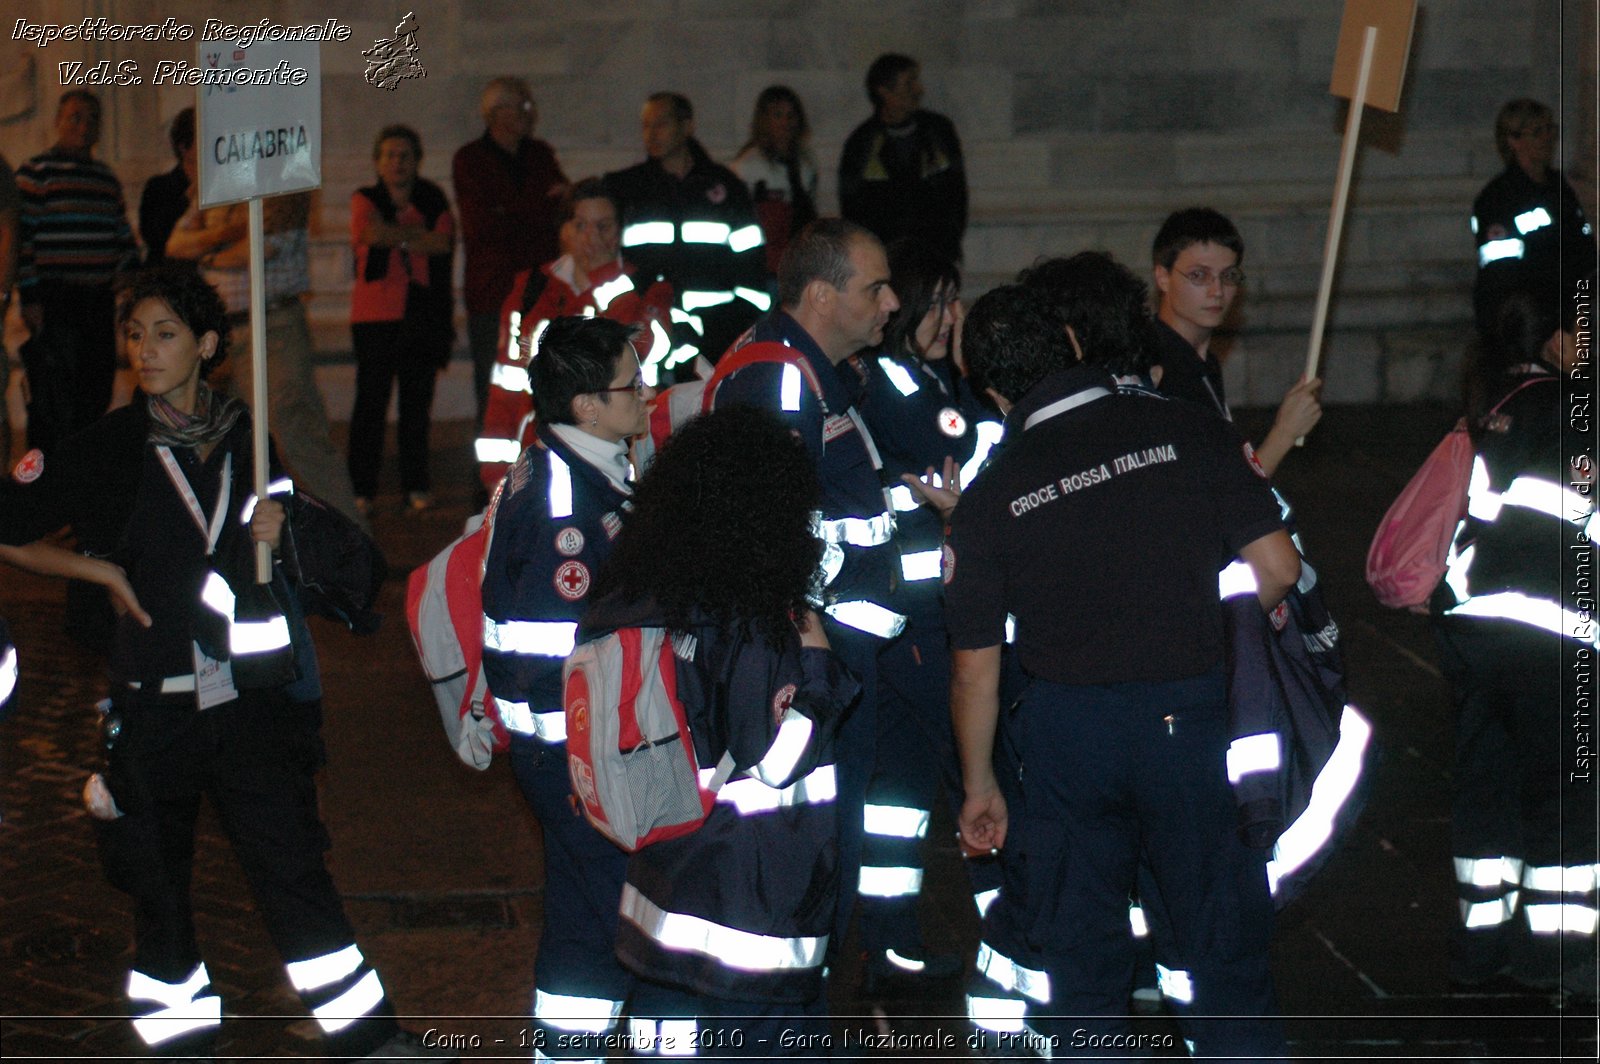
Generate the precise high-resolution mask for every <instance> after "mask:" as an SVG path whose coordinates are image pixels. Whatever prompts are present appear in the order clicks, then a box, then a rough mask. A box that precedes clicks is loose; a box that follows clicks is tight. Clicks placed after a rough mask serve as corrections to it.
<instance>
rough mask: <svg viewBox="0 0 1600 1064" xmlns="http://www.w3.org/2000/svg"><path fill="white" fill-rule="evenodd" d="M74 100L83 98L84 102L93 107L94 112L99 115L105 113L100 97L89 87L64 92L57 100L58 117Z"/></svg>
mask: <svg viewBox="0 0 1600 1064" xmlns="http://www.w3.org/2000/svg"><path fill="white" fill-rule="evenodd" d="M73 100H82V101H83V102H84V103H86V104H88V105H89V106H91V107H93V108H94V113H95V114H97V115H101V114H104V113H105V108H104V107H102V106H101V104H100V97H98V96H96V95H95V94H94V93H92V92H90V91H89V90H88V89H68V90H67V91H66V92H64V93H62V94H61V98H60V99H59V100H57V101H56V117H57V118H60V117H61V112H62V111H64V110H66V108H67V104H69V103H71V102H72V101H73Z"/></svg>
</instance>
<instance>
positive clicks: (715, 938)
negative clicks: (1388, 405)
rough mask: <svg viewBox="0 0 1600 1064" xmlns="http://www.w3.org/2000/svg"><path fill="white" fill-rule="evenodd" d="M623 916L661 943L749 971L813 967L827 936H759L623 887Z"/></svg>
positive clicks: (631, 885)
mask: <svg viewBox="0 0 1600 1064" xmlns="http://www.w3.org/2000/svg"><path fill="white" fill-rule="evenodd" d="M618 911H619V912H620V913H621V914H622V917H623V918H624V919H626V920H628V921H629V922H630V923H632V924H633V925H634V926H636V927H638V929H639V930H640V931H641V932H643V933H644V935H645V936H646V937H647V938H650V939H652V940H654V941H655V942H657V943H659V944H660V945H661V946H662V947H664V948H666V949H669V950H676V951H679V952H689V953H699V954H703V955H705V956H707V957H714V958H716V960H717V962H718V963H719V964H723V965H725V966H727V967H729V968H734V969H737V970H739V971H746V972H781V971H796V970H801V969H806V968H815V967H817V966H818V965H820V964H821V963H822V955H823V951H824V950H825V949H826V948H827V945H828V936H827V935H818V936H816V937H814V938H813V937H807V936H796V937H793V938H785V937H782V936H778V935H759V934H756V933H755V932H753V931H741V930H739V929H738V928H735V927H728V926H726V925H724V924H718V923H713V922H712V921H710V920H706V919H704V918H702V917H699V916H690V915H688V914H687V913H671V912H667V911H665V910H664V909H662V908H660V907H659V906H657V905H656V904H655V903H654V902H652V901H651V900H650V899H649V898H646V897H645V896H644V895H643V894H641V893H639V891H638V889H637V888H635V887H634V886H633V884H631V883H627V884H624V885H623V887H622V900H621V903H620V905H619V906H618Z"/></svg>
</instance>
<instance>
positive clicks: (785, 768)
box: [751, 707, 814, 786]
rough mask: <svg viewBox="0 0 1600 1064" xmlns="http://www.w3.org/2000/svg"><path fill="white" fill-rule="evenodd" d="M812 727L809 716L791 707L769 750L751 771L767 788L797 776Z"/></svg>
mask: <svg viewBox="0 0 1600 1064" xmlns="http://www.w3.org/2000/svg"><path fill="white" fill-rule="evenodd" d="M813 728H814V724H813V723H812V720H811V718H810V717H808V716H806V715H805V714H803V713H801V712H800V711H799V710H796V709H794V708H792V707H791V708H790V709H788V710H786V711H785V712H784V714H783V723H781V724H779V725H778V734H777V735H775V736H774V737H773V739H772V745H771V746H769V747H767V752H766V753H765V754H764V755H762V758H761V760H760V761H759V762H757V764H756V766H755V767H754V768H753V769H751V774H752V775H754V776H755V777H756V778H757V779H759V780H760V781H761V782H762V783H765V784H767V785H768V786H773V785H776V784H777V783H779V782H780V781H782V780H786V779H788V778H789V777H790V776H791V775H792V774H793V773H794V767H795V765H797V764H799V762H800V755H801V754H803V753H805V752H806V744H807V743H809V742H810V741H811V732H812V730H813Z"/></svg>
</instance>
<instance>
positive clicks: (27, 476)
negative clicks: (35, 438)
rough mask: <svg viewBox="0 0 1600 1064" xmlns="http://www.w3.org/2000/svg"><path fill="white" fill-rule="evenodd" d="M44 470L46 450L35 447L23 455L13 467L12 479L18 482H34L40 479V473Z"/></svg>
mask: <svg viewBox="0 0 1600 1064" xmlns="http://www.w3.org/2000/svg"><path fill="white" fill-rule="evenodd" d="M43 472H44V452H43V451H41V450H39V448H37V447H35V448H34V449H33V450H31V451H29V452H28V453H27V454H25V455H23V456H22V458H21V459H20V460H19V461H18V462H17V464H16V465H15V466H14V467H12V470H11V479H12V480H14V481H16V482H17V483H18V484H32V483H33V482H34V481H36V480H38V479H39V474H40V473H43Z"/></svg>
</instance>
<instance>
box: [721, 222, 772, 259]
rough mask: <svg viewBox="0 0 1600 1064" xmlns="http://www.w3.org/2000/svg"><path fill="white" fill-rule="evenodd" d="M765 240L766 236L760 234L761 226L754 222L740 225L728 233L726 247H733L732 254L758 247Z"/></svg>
mask: <svg viewBox="0 0 1600 1064" xmlns="http://www.w3.org/2000/svg"><path fill="white" fill-rule="evenodd" d="M766 242H767V238H766V236H764V235H763V234H762V232H761V227H760V226H759V225H756V224H754V223H752V224H750V225H744V226H740V227H739V228H738V229H735V230H734V231H733V232H731V233H729V234H728V247H730V248H732V249H733V252H734V254H739V253H741V252H745V251H749V250H750V249H751V248H755V247H760V246H761V245H762V244H765V243H766Z"/></svg>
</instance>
